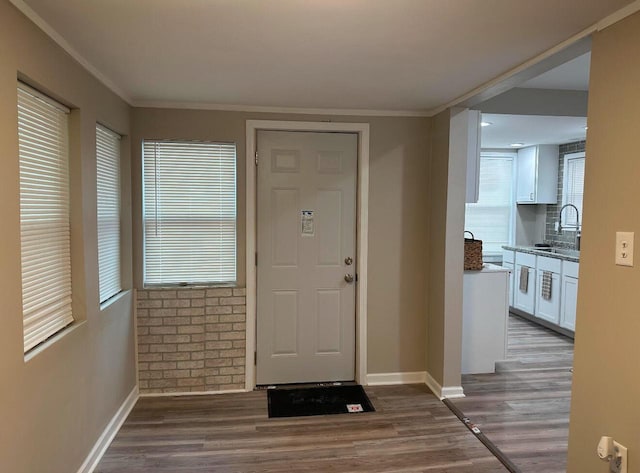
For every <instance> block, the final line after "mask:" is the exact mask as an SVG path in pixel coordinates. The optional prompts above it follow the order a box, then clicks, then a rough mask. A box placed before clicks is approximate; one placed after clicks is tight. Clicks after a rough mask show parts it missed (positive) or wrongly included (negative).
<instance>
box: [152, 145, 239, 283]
mask: <svg viewBox="0 0 640 473" xmlns="http://www.w3.org/2000/svg"><path fill="white" fill-rule="evenodd" d="M143 187H144V191H143V194H144V205H143V207H144V209H143V212H144V283H145V284H146V285H162V284H209V283H224V282H233V281H235V279H236V146H235V144H233V143H209V142H193V141H151V140H145V141H144V142H143Z"/></svg>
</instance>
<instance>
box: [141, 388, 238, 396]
mask: <svg viewBox="0 0 640 473" xmlns="http://www.w3.org/2000/svg"><path fill="white" fill-rule="evenodd" d="M246 392H249V391H248V390H246V389H229V390H227V391H194V392H179V393H140V397H180V396H213V395H218V394H238V393H246Z"/></svg>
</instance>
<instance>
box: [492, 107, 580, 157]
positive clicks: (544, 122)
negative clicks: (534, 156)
mask: <svg viewBox="0 0 640 473" xmlns="http://www.w3.org/2000/svg"><path fill="white" fill-rule="evenodd" d="M482 121H484V122H489V123H491V125H490V126H485V127H482V148H510V149H518V148H519V147H524V146H531V145H551V144H553V145H559V144H563V143H571V142H573V141H579V140H584V139H585V137H586V134H587V132H586V130H585V126H586V125H587V119H586V117H545V116H539V115H496V114H490V113H483V114H482ZM512 143H523V146H519V147H512V146H511V144H512Z"/></svg>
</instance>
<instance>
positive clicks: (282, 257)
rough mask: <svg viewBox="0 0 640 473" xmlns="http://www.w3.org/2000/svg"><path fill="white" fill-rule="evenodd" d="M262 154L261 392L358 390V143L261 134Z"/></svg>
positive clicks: (350, 138) (336, 137) (349, 138)
mask: <svg viewBox="0 0 640 473" xmlns="http://www.w3.org/2000/svg"><path fill="white" fill-rule="evenodd" d="M257 149H258V157H259V163H258V201H257V209H258V226H257V232H258V234H257V242H258V244H257V249H258V252H257V253H258V254H257V265H258V266H257V279H258V280H257V295H258V298H257V313H256V317H257V327H256V328H257V340H256V342H257V368H256V381H257V384H259V385H260V384H284V383H304V382H319V381H348V380H353V379H354V378H355V296H356V293H355V284H356V282H355V276H356V261H355V256H356V175H357V155H358V136H357V135H356V134H351V133H313V132H284V131H259V132H258V136H257ZM347 275H351V276H352V277H353V278H354V280H353V281H347V280H348V279H350V278H349V277H348V276H347Z"/></svg>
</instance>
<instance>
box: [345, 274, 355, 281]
mask: <svg viewBox="0 0 640 473" xmlns="http://www.w3.org/2000/svg"><path fill="white" fill-rule="evenodd" d="M344 280H345V281H347V282H348V283H352V282H353V274H349V273H347V274H345V275H344Z"/></svg>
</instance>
